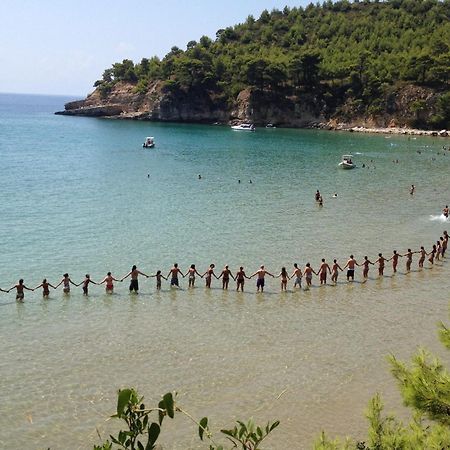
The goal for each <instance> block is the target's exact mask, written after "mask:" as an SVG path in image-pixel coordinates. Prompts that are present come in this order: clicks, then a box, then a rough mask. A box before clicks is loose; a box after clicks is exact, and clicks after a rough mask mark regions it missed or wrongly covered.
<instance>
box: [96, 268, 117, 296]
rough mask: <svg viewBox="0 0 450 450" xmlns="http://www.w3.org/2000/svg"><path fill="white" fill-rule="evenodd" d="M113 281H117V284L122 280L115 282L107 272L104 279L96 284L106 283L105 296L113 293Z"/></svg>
mask: <svg viewBox="0 0 450 450" xmlns="http://www.w3.org/2000/svg"><path fill="white" fill-rule="evenodd" d="M114 281H119V282H121V281H122V280H117V279H116V278H114V277H113V276H112V275H111V272H108V273H107V274H106V277H105V278H103V280H102V281H100V283H98V284H103V283H106V285H105V291H106V293H107V294H112V293H113V292H114Z"/></svg>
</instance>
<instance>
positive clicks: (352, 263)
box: [343, 255, 359, 281]
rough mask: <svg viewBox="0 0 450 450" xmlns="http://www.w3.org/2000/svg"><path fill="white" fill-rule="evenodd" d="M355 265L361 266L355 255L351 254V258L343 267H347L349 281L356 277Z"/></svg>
mask: <svg viewBox="0 0 450 450" xmlns="http://www.w3.org/2000/svg"><path fill="white" fill-rule="evenodd" d="M355 266H359V264H358V263H357V262H356V260H355V258H354V257H353V255H350V258H349V260H348V261H347V264H346V265H345V266H344V269H343V270H345V269H347V281H350V278H351V279H352V281H353V280H354V279H355Z"/></svg>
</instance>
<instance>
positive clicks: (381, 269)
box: [375, 253, 387, 276]
mask: <svg viewBox="0 0 450 450" xmlns="http://www.w3.org/2000/svg"><path fill="white" fill-rule="evenodd" d="M386 261H387V260H386V258H385V257H384V256H383V255H382V254H381V253H378V259H377V260H376V261H375V264H378V275H379V276H383V273H384V264H385V263H386Z"/></svg>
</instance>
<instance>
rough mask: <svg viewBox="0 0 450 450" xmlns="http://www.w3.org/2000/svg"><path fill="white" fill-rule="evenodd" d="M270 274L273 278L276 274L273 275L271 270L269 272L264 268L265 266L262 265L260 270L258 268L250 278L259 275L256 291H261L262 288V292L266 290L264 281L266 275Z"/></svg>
mask: <svg viewBox="0 0 450 450" xmlns="http://www.w3.org/2000/svg"><path fill="white" fill-rule="evenodd" d="M266 275H269V276H271V277H272V278H275V277H274V275H272V274H271V273H270V272H267V270H265V269H264V266H261V267H260V268H259V270H257V271H256V272H255V273H254V274H253V275H252V276H251V277H250V278H253V277H257V278H256V292H259V291H260V289H261V292H264V284H265V283H264V282H265V276H266Z"/></svg>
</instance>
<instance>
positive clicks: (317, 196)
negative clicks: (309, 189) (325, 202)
mask: <svg viewBox="0 0 450 450" xmlns="http://www.w3.org/2000/svg"><path fill="white" fill-rule="evenodd" d="M314 198H315V199H316V202H318V201H319V198H320V192H319V189H317V191H316V194H315V196H314Z"/></svg>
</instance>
